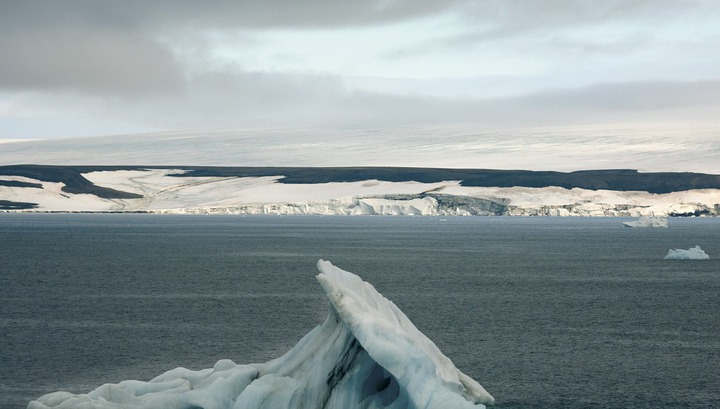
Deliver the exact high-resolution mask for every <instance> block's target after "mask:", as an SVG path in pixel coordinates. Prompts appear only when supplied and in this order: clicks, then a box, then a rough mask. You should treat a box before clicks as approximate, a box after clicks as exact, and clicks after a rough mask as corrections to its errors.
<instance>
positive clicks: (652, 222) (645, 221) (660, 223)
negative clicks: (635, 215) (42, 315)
mask: <svg viewBox="0 0 720 409" xmlns="http://www.w3.org/2000/svg"><path fill="white" fill-rule="evenodd" d="M623 226H625V227H668V220H667V218H665V217H641V218H639V219H637V220H635V221H632V222H623Z"/></svg>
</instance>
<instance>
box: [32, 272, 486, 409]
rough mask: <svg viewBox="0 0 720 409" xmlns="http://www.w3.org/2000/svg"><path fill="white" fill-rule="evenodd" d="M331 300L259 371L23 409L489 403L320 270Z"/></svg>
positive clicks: (101, 391)
mask: <svg viewBox="0 0 720 409" xmlns="http://www.w3.org/2000/svg"><path fill="white" fill-rule="evenodd" d="M318 269H319V271H320V273H319V274H318V275H317V279H318V281H319V282H320V284H321V286H322V288H323V289H324V290H325V293H326V294H327V297H328V299H329V300H330V305H331V308H330V311H329V314H328V317H327V319H326V320H325V322H324V323H323V324H321V325H319V326H318V327H316V328H314V329H313V330H312V331H310V332H309V333H308V334H307V335H305V337H303V338H302V339H301V340H300V341H299V342H298V344H297V345H296V346H295V347H293V348H292V349H291V350H290V351H288V352H287V353H286V354H285V355H283V356H281V357H280V358H277V359H274V360H272V361H269V362H266V363H262V364H249V365H238V364H236V363H235V362H233V361H231V360H220V361H218V362H217V363H216V364H215V365H214V367H213V368H209V369H204V370H200V371H192V370H189V369H185V368H176V369H173V370H170V371H168V372H166V373H164V374H162V375H160V376H158V377H156V378H154V379H152V380H150V381H149V382H143V381H136V380H128V381H123V382H120V383H118V384H105V385H102V386H100V387H99V388H97V389H95V390H94V391H92V392H89V393H87V394H79V395H74V394H70V393H68V392H54V393H50V394H48V395H45V396H43V397H41V398H39V399H37V400H35V401H32V402H30V403H29V404H28V409H47V408H58V409H70V408H97V409H111V408H112V409H116V408H117V409H119V408H125V409H127V408H148V409H149V408H152V409H170V408H173V409H191V408H192V409H240V408H242V409H261V408H263V409H283V408H318V409H320V408H328V409H330V408H337V409H355V408H358V409H361V408H362V409H379V408H389V409H400V408H402V409H431V408H432V409H447V408H454V409H462V408H485V405H488V404H489V405H492V404H494V398H493V397H492V396H491V395H490V394H489V393H488V392H487V391H486V390H485V389H484V388H483V387H482V386H481V385H480V384H479V383H477V382H476V381H475V380H473V379H471V378H470V377H468V376H467V375H465V374H464V373H462V372H461V371H460V370H459V369H457V368H456V367H455V365H454V364H453V363H452V361H450V359H449V358H447V357H446V356H445V355H443V354H442V352H440V350H439V349H438V348H437V346H436V345H435V344H434V343H433V342H432V341H431V340H430V339H428V338H427V337H426V336H425V335H424V334H423V333H422V332H420V330H418V329H417V328H416V327H415V326H414V325H413V324H412V322H410V320H409V319H408V318H407V316H406V315H405V314H404V313H403V312H402V311H400V309H399V308H398V307H397V306H396V305H395V304H394V303H392V302H391V301H389V300H387V299H386V298H384V297H383V296H382V295H381V294H380V293H378V292H377V290H375V288H374V287H373V286H372V285H371V284H369V283H367V282H365V281H363V280H362V279H360V277H358V276H356V275H354V274H352V273H349V272H347V271H344V270H341V269H339V268H337V267H335V266H334V265H332V264H331V263H330V262H327V261H323V260H320V261H318Z"/></svg>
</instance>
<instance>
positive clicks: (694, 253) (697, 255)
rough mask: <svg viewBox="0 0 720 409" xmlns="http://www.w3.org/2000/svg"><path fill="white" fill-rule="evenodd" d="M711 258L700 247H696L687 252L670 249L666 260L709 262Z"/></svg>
mask: <svg viewBox="0 0 720 409" xmlns="http://www.w3.org/2000/svg"><path fill="white" fill-rule="evenodd" d="M709 258H710V256H708V254H707V253H705V251H704V250H703V249H701V248H700V246H695V247H693V248H689V249H687V250H684V249H670V250H668V253H667V255H666V256H665V260H707V259H709Z"/></svg>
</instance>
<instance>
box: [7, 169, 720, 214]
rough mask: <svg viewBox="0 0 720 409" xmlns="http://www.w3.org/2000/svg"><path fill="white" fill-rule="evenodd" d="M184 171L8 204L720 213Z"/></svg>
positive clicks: (176, 210)
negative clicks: (107, 191)
mask: <svg viewBox="0 0 720 409" xmlns="http://www.w3.org/2000/svg"><path fill="white" fill-rule="evenodd" d="M182 172H184V171H183V170H177V169H138V170H112V171H90V172H87V173H83V176H84V177H85V178H86V179H87V180H89V181H90V182H92V184H94V185H95V186H98V187H103V188H111V189H115V190H118V191H122V192H127V193H132V194H135V195H136V196H137V197H136V198H112V197H111V198H107V197H102V195H98V194H90V193H71V192H67V191H66V190H63V187H64V186H65V185H64V184H63V183H62V182H48V181H43V180H38V179H34V178H30V177H23V176H0V201H2V200H5V201H9V202H12V203H28V204H35V205H34V206H30V205H28V207H27V208H26V209H25V211H43V212H55V211H60V212H74V211H84V212H87V211H90V212H152V213H173V214H278V215H291V214H317V215H418V216H419V215H437V216H455V215H458V216H467V215H509V216H618V217H643V216H654V217H665V216H680V215H682V216H688V215H707V216H717V215H719V214H720V189H693V190H684V191H676V192H670V193H662V194H657V193H656V194H653V193H649V192H642V191H621V190H602V189H600V190H590V189H580V188H572V189H567V188H561V187H553V186H550V187H542V188H532V187H517V186H516V187H477V186H463V185H461V182H460V181H457V180H447V181H441V182H433V183H420V182H412V181H406V182H388V181H380V180H374V179H373V180H362V181H354V182H329V183H282V179H283V175H277V176H259V177H215V176H213V177H205V176H184V177H177V176H173V175H176V174H178V173H182ZM140 196H141V197H140ZM0 204H1V203H0ZM2 208H3V207H2V206H1V205H0V209H2ZM6 210H8V207H6ZM11 211H18V210H11Z"/></svg>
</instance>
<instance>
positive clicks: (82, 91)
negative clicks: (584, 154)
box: [0, 0, 720, 139]
mask: <svg viewBox="0 0 720 409" xmlns="http://www.w3.org/2000/svg"><path fill="white" fill-rule="evenodd" d="M719 47H720V2H719V1H717V0H595V1H593V0H467V1H464V0H262V1H237V0H232V1H231V0H223V1H189V0H174V1H170V0H167V1H166V0H153V1H145V0H138V1H133V0H127V1H99V0H85V1H83V0H64V1H34V0H0V138H4V139H24V138H58V137H77V136H91V135H112V134H122V133H136V132H152V131H163V130H183V129H207V128H244V129H247V128H275V127H290V128H293V127H316V128H317V127H322V128H346V129H362V128H367V127H373V128H377V127H398V126H408V125H412V126H418V125H433V126H442V125H443V124H460V123H465V124H472V125H473V126H477V127H479V128H491V127H495V128H497V127H501V128H502V127H518V126H537V125H541V126H564V125H578V124H582V125H584V124H595V125H602V124H617V123H659V122H692V123H697V122H717V121H718V120H719V119H720V48H719Z"/></svg>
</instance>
